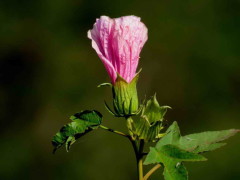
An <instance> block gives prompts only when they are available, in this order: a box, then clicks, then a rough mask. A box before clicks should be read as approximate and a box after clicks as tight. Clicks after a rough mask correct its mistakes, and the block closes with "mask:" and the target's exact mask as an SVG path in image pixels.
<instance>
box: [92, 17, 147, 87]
mask: <svg viewBox="0 0 240 180" xmlns="http://www.w3.org/2000/svg"><path fill="white" fill-rule="evenodd" d="M88 38H89V39H91V40H92V47H93V48H94V49H95V51H96V52H97V54H98V56H99V58H100V59H101V60H102V62H103V64H104V66H105V68H106V70H107V72H108V74H109V76H110V78H111V80H112V83H113V84H114V83H115V80H116V78H117V73H118V74H119V75H120V76H121V77H122V78H123V79H125V80H126V81H127V82H128V83H129V82H131V80H132V79H133V78H134V77H135V75H136V69H137V66H138V61H139V55H140V52H141V50H142V48H143V45H144V44H145V42H146V41H147V38H148V36H147V28H146V26H145V25H144V24H143V23H142V22H141V19H140V18H139V17H136V16H123V17H120V18H115V19H111V18H109V17H107V16H101V17H100V19H97V20H96V23H95V24H94V26H93V29H92V30H89V31H88Z"/></svg>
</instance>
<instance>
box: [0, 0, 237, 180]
mask: <svg viewBox="0 0 240 180" xmlns="http://www.w3.org/2000/svg"><path fill="white" fill-rule="evenodd" d="M131 14H133V15H137V16H140V17H141V18H142V21H143V22H144V23H145V24H146V25H147V27H148V28H149V40H148V42H147V44H146V45H145V47H144V49H143V52H142V54H141V61H140V67H142V68H143V71H142V73H141V78H140V80H139V86H138V87H139V92H140V97H141V99H142V98H143V97H144V95H145V94H146V95H147V97H149V96H151V95H153V94H154V92H157V94H158V99H159V101H160V103H161V104H162V105H170V106H171V107H173V110H171V111H169V112H168V114H167V119H168V120H169V123H171V122H172V121H173V120H177V121H178V123H179V124H180V126H181V129H182V134H187V133H193V132H200V131H205V130H222V129H228V128H234V127H235V128H239V127H240V62H239V61H240V45H239V41H240V36H239V32H240V1H239V0H194V1H190V0H189V1H180V0H155V1H154V0H148V1H144V0H121V1H113V0H101V1H97V0H95V1H93V0H68V1H67V0H62V1H57V0H41V1H39V0H38V1H37V0H35V1H29V0H3V1H0V23H1V25H0V27H1V28H0V59H1V60H0V117H1V121H0V136H1V138H0V144H1V148H0V179H3V180H12V179H24V180H27V179H35V180H38V179H89V180H97V179H98V180H100V179H106V180H113V179H114V180H123V179H124V180H130V179H131V180H133V179H136V176H135V174H136V168H135V159H134V155H133V150H132V147H131V145H130V143H129V142H128V141H127V140H125V139H124V138H122V137H118V136H116V135H111V134H110V133H108V132H104V131H102V130H97V131H95V132H92V133H90V134H88V135H86V136H84V137H83V138H81V139H80V140H79V141H78V142H77V143H76V144H75V145H74V146H73V147H72V149H71V151H70V152H69V153H66V152H65V150H64V149H61V150H59V151H58V152H57V154H55V155H52V154H51V151H52V146H51V143H50V141H51V138H52V136H53V135H54V134H55V132H57V131H58V130H59V128H60V127H61V126H62V125H63V124H65V123H67V122H68V121H69V120H68V117H69V116H70V115H72V114H73V113H75V112H78V111H80V110H83V109H97V110H99V111H100V112H102V113H103V114H104V117H105V119H104V122H103V123H104V124H105V125H107V126H110V127H112V128H115V129H121V130H123V131H125V130H126V129H124V124H125V123H124V120H123V119H113V118H112V117H111V116H110V115H108V113H107V111H106V110H105V108H104V106H103V100H104V99H105V100H107V101H108V102H110V101H111V98H110V93H111V92H110V89H108V88H97V87H96V86H97V85H98V84H100V83H102V82H107V81H109V79H108V77H107V74H106V72H105V69H104V68H103V65H102V63H101V61H100V60H99V59H98V57H97V55H96V53H95V52H94V50H93V49H92V48H91V43H90V40H88V39H87V36H86V33H87V30H88V29H90V28H92V25H93V23H94V22H95V18H97V17H99V16H100V15H108V16H110V17H119V16H123V15H131ZM239 151H240V144H239V135H238V136H236V137H234V138H231V139H230V140H229V141H228V145H227V146H226V147H224V148H222V149H219V150H217V151H215V152H211V153H208V154H207V157H208V158H209V161H208V162H199V163H193V164H191V163H188V164H187V167H188V169H189V174H190V179H192V180H202V179H205V180H215V179H216V180H226V179H228V180H237V179H240V168H239V159H240V155H239ZM161 173H162V172H160V171H159V172H158V173H156V174H154V176H153V178H152V179H156V180H157V179H161V178H159V177H157V175H160V174H161Z"/></svg>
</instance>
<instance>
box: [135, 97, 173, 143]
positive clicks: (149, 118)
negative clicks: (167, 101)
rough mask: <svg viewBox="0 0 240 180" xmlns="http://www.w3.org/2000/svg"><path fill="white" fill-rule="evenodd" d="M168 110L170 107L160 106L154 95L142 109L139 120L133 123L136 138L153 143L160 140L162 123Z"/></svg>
mask: <svg viewBox="0 0 240 180" xmlns="http://www.w3.org/2000/svg"><path fill="white" fill-rule="evenodd" d="M169 108H171V107H169V106H160V105H159V103H158V101H157V98H156V95H154V96H153V97H152V98H151V99H150V100H148V101H147V103H146V104H145V105H144V107H143V109H142V113H141V116H140V118H139V119H138V120H137V121H135V123H134V127H135V133H136V135H137V136H138V138H139V139H144V140H145V141H155V140H157V139H159V138H161V137H162V136H163V135H164V134H161V133H160V131H161V130H162V129H163V127H162V122H163V119H164V115H165V114H166V112H167V109H169Z"/></svg>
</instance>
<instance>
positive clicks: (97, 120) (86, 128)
mask: <svg viewBox="0 0 240 180" xmlns="http://www.w3.org/2000/svg"><path fill="white" fill-rule="evenodd" d="M70 119H71V120H72V121H73V122H71V123H68V124H66V125H65V126H63V127H62V128H61V129H60V131H59V132H58V133H57V134H56V135H55V136H54V137H53V139H52V145H53V146H54V150H53V152H55V151H56V150H57V149H58V148H60V147H62V146H63V145H64V144H65V145H66V150H67V151H69V149H70V146H71V145H72V144H73V143H74V142H75V141H76V140H77V139H78V138H80V137H81V136H83V135H85V134H86V133H88V132H90V131H92V130H93V129H96V128H98V126H99V125H100V124H101V122H102V115H101V113H99V112H98V111H95V110H93V111H89V110H86V111H82V112H80V113H76V114H74V115H73V116H71V117H70Z"/></svg>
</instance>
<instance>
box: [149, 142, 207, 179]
mask: <svg viewBox="0 0 240 180" xmlns="http://www.w3.org/2000/svg"><path fill="white" fill-rule="evenodd" d="M205 160H206V158H205V157H203V156H202V155H199V154H196V153H193V152H188V151H185V150H182V149H180V148H178V147H177V146H174V145H170V144H168V145H164V146H161V147H160V148H150V152H149V154H148V155H147V157H146V160H145V162H144V164H145V165H147V164H152V163H162V164H163V165H164V173H163V174H164V177H165V179H166V180H186V179H187V178H188V176H187V170H186V168H185V167H184V166H183V164H182V162H185V161H205Z"/></svg>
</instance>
